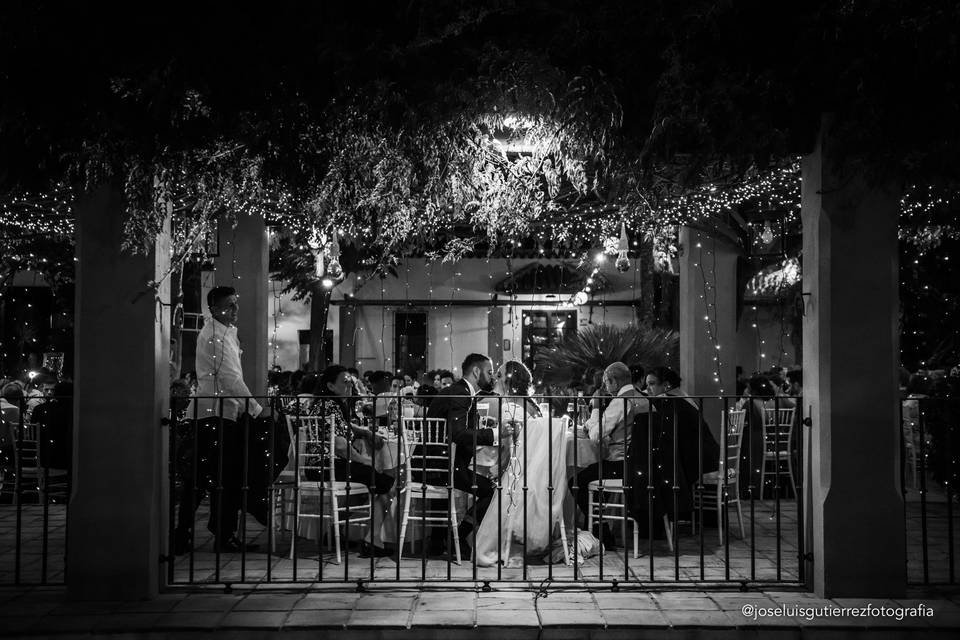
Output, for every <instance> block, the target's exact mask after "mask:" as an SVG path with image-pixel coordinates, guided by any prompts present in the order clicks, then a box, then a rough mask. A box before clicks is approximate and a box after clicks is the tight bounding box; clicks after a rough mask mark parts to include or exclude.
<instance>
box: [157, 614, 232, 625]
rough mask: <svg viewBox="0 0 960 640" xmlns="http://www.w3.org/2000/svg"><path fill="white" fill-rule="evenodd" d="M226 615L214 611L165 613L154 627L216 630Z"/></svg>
mask: <svg viewBox="0 0 960 640" xmlns="http://www.w3.org/2000/svg"><path fill="white" fill-rule="evenodd" d="M225 615H226V614H224V613H219V612H213V611H187V612H182V613H178V612H176V611H174V612H173V613H165V614H163V615H161V616H160V618H159V619H157V621H156V623H154V626H156V627H159V628H167V629H215V628H216V627H217V626H219V624H220V620H222V619H223V618H224V616H225Z"/></svg>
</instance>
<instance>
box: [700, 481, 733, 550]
mask: <svg viewBox="0 0 960 640" xmlns="http://www.w3.org/2000/svg"><path fill="white" fill-rule="evenodd" d="M726 521H727V510H726V509H725V508H724V506H723V487H722V486H720V485H717V533H719V534H720V544H721V545H722V544H723V525H724V523H725V522H726ZM701 526H702V525H701Z"/></svg>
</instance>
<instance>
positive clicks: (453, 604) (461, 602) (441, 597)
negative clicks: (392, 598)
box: [417, 593, 477, 611]
mask: <svg viewBox="0 0 960 640" xmlns="http://www.w3.org/2000/svg"><path fill="white" fill-rule="evenodd" d="M476 606H477V594H475V593H422V594H420V598H419V599H418V601H417V610H418V611H420V610H426V611H443V610H459V609H469V610H470V611H473V610H474V609H475V608H476Z"/></svg>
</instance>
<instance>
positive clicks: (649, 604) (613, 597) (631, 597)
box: [593, 592, 658, 611]
mask: <svg viewBox="0 0 960 640" xmlns="http://www.w3.org/2000/svg"><path fill="white" fill-rule="evenodd" d="M593 597H594V599H595V600H596V602H597V606H599V607H600V608H601V609H641V610H648V611H650V610H656V609H658V607H657V602H656V600H654V599H653V597H652V596H651V595H650V594H648V593H639V592H637V593H602V592H601V593H594V594H593Z"/></svg>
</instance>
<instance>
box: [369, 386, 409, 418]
mask: <svg viewBox="0 0 960 640" xmlns="http://www.w3.org/2000/svg"><path fill="white" fill-rule="evenodd" d="M402 389H403V376H401V375H395V376H392V377H391V378H390V387H389V388H388V389H387V390H386V391H383V392H381V393H378V394H377V399H376V401H375V402H374V405H373V415H374V417H375V418H376V419H377V424H379V425H386V424H388V423H390V422H392V421H393V420H391V416H392V417H393V418H394V419H395V418H396V415H397V396H398V395H400V391H401V390H402Z"/></svg>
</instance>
